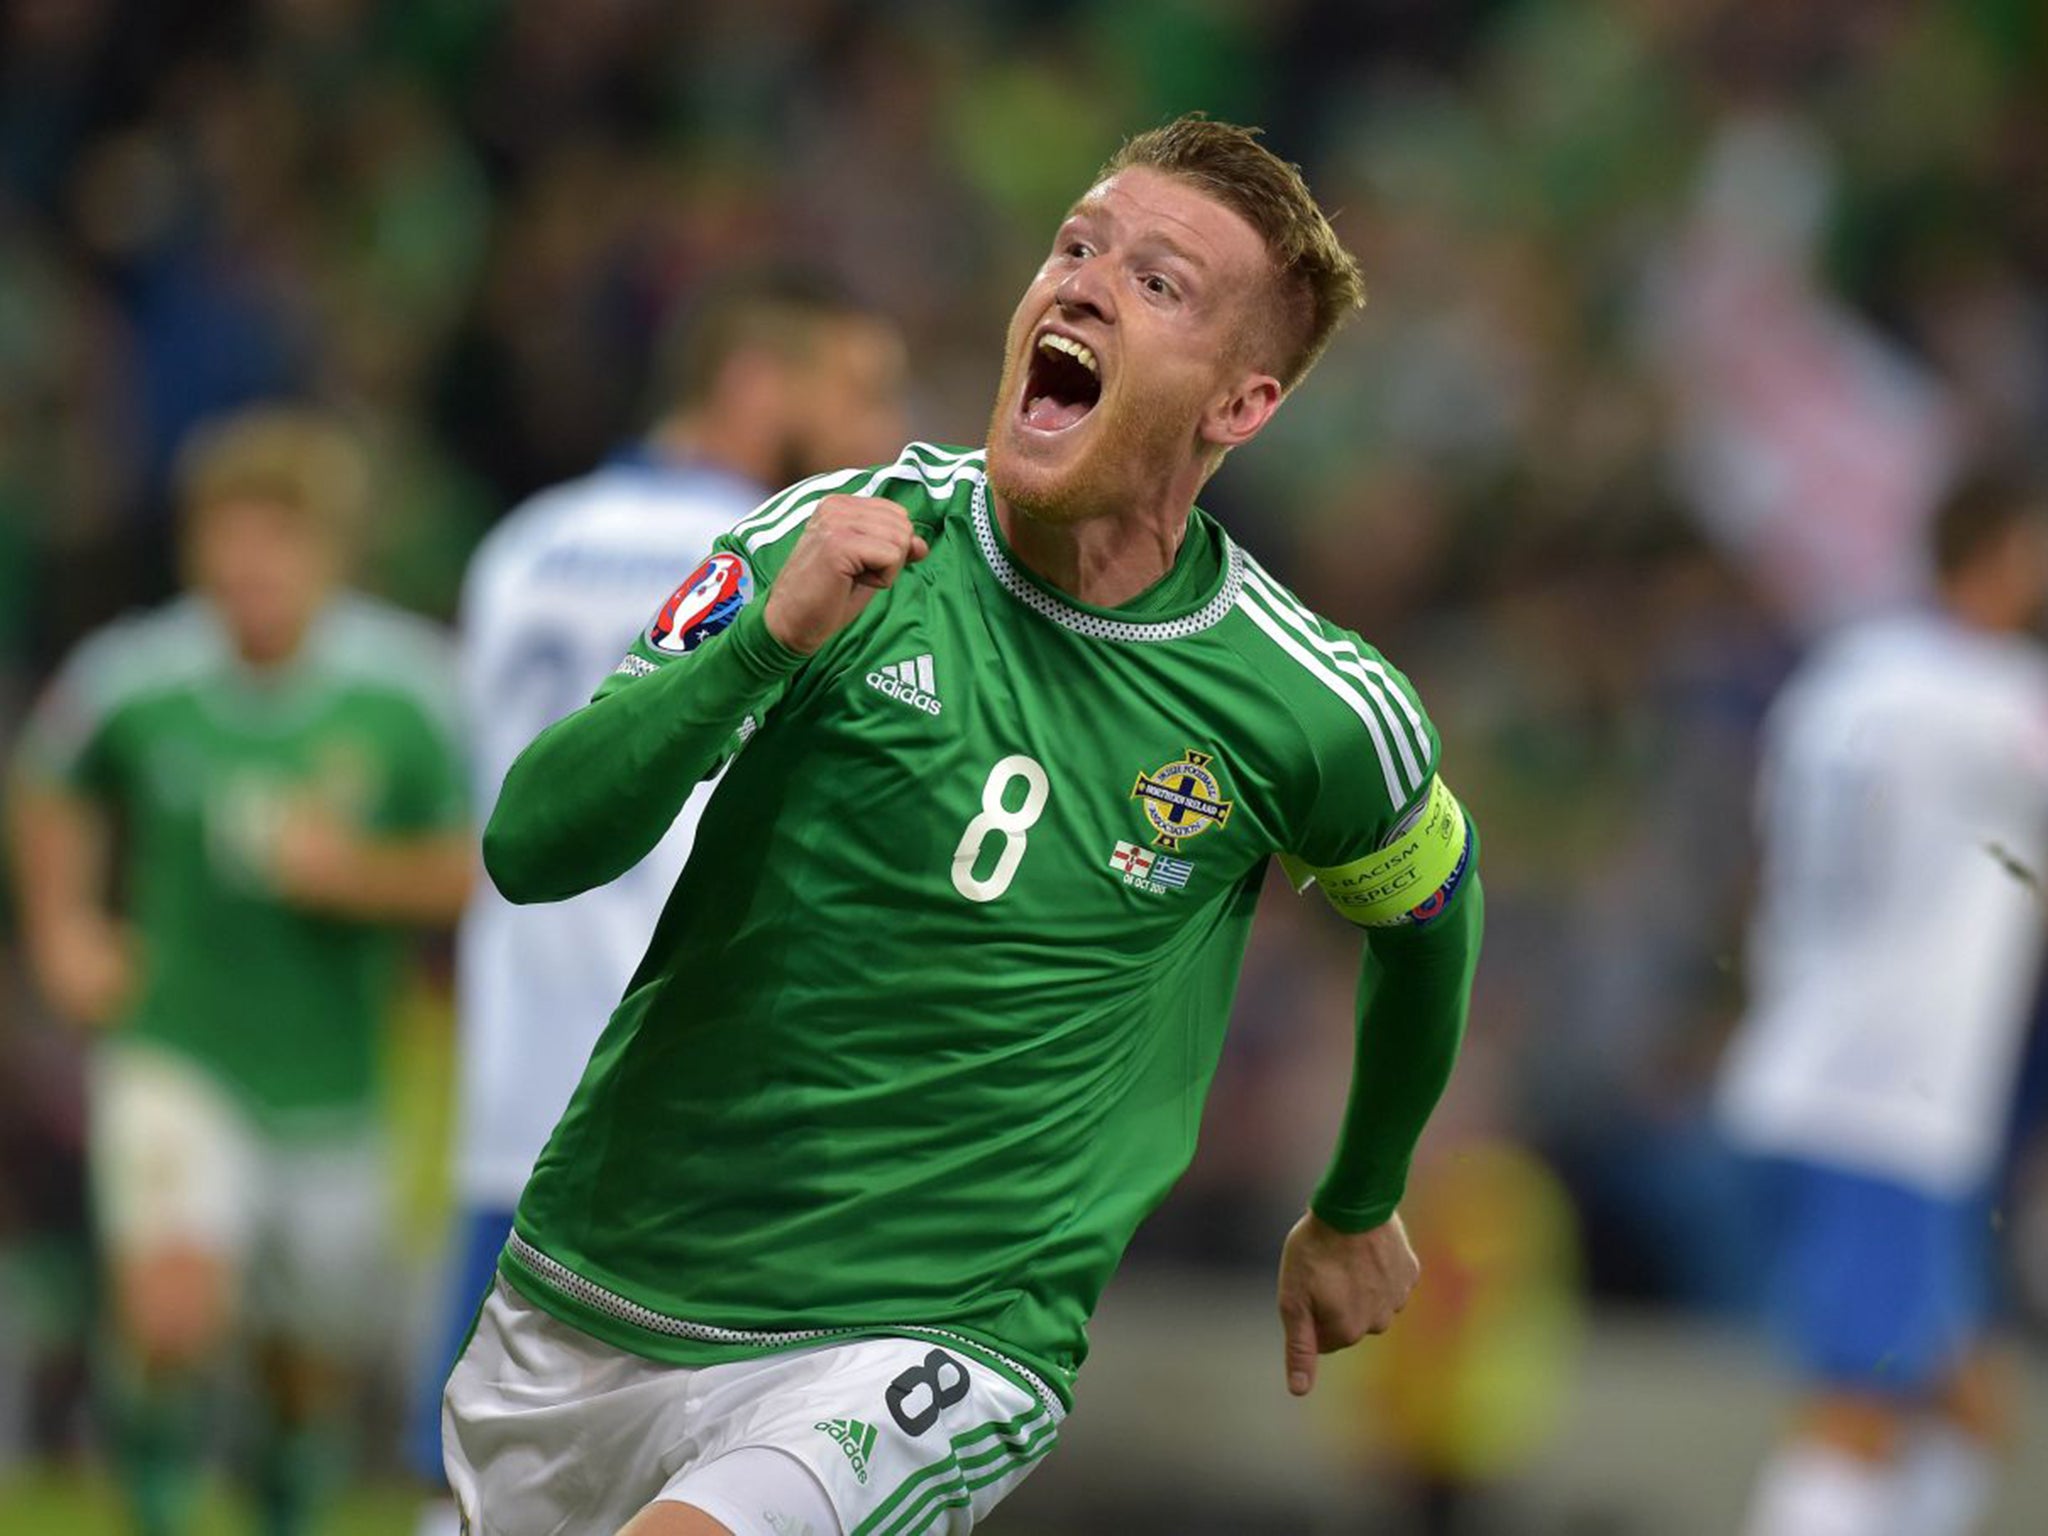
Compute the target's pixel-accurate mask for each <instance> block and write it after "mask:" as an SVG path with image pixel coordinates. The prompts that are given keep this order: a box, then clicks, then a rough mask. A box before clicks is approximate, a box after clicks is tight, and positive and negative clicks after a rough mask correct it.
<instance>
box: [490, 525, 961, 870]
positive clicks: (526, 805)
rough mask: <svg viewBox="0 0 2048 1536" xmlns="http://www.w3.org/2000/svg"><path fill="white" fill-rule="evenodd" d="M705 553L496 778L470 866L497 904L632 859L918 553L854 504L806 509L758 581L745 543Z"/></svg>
mask: <svg viewBox="0 0 2048 1536" xmlns="http://www.w3.org/2000/svg"><path fill="white" fill-rule="evenodd" d="M713 550H714V552H713V555H712V557H711V559H710V560H708V561H706V562H705V564H704V565H703V566H700V567H699V568H698V570H697V571H696V572H695V573H693V574H692V575H691V577H690V578H689V580H687V581H685V582H684V584H683V585H682V586H681V587H679V588H678V589H677V590H676V593H675V595H674V596H673V597H671V598H670V599H669V601H668V603H667V604H666V605H665V606H664V607H663V609H662V612H661V614H660V615H659V616H657V618H656V620H655V622H654V624H653V625H652V626H651V627H650V628H649V630H648V632H647V633H646V635H644V636H643V637H642V638H641V640H640V641H639V642H637V643H636V644H635V645H634V647H633V650H632V653H631V654H630V655H628V656H627V658H626V661H625V663H624V664H623V665H622V666H621V668H620V669H619V671H618V672H617V673H615V674H614V675H613V676H612V677H611V678H609V679H607V681H606V683H605V685H604V686H603V687H602V688H600V689H599V690H598V693H597V697H596V698H595V699H593V700H592V701H591V702H590V703H589V704H587V705H585V706H584V707H583V708H582V709H580V710H578V711H577V712H576V713H575V714H573V715H570V716H568V717H567V718H566V719H563V720H560V721H558V722H556V723H555V724H554V725H552V726H550V727H549V728H548V729H547V730H545V731H543V732H542V733H541V734H540V735H539V736H538V737H537V738H535V740H534V742H533V744H532V745H531V746H529V747H528V748H527V749H526V750H525V751H524V752H522V753H521V754H520V755H519V757H518V759H517V760H516V761H514V763H513V764H512V768H511V771H510V772H508V773H507V774H506V775H505V783H504V787H503V789H502V790H500V791H499V795H498V803H497V807H496V809H494V810H493V811H492V813H491V819H490V823H489V825H488V826H486V827H485V829H484V868H485V869H486V870H487V871H488V872H489V874H490V877H491V880H492V882H493V883H494V884H496V886H497V887H498V889H499V890H500V891H502V892H503V893H504V895H505V898H506V899H507V900H508V901H514V902H522V903H523V902H536V901H561V900H564V899H566V898H568V897H570V896H575V895H578V894H580V893H581V892H583V891H587V890H592V889H594V888H596V887H597V886H600V885H604V884H606V883H607V882H609V881H611V880H614V879H616V878H617V877H618V876H620V875H622V874H624V873H625V872H626V871H627V870H628V869H631V868H632V867H633V866H634V865H635V864H637V863H639V862H640V860H641V859H643V858H645V857H646V856H647V854H648V853H649V852H650V851H652V849H653V848H654V845H655V844H656V843H658V842H660V841H661V838H662V836H663V835H664V834H665V833H666V832H667V831H668V829H669V827H670V826H671V825H672V824H673V823H674V821H675V818H676V815H677V813H678V812H679V811H681V809H682V806H683V802H684V801H685V800H686V799H687V798H688V797H689V794H690V791H691V790H692V789H693V788H694V787H695V786H696V785H697V783H698V782H699V781H700V780H702V779H703V778H704V776H705V775H706V774H707V773H709V772H710V771H711V770H712V769H714V768H715V767H716V766H717V765H718V763H719V761H720V760H721V759H722V758H724V757H725V756H726V755H728V753H729V752H730V750H731V743H732V740H733V737H734V733H735V732H737V731H738V730H739V729H740V727H741V725H742V723H743V722H744V721H745V720H746V719H747V718H748V717H749V716H750V715H753V716H758V715H759V714H761V713H763V712H764V711H765V710H766V709H767V708H768V707H769V706H770V705H771V704H772V703H773V702H774V700H775V699H776V698H778V697H780V695H781V693H782V690H783V689H784V687H786V685H787V683H788V681H789V679H790V678H791V677H792V676H793V675H795V673H796V672H797V670H798V669H799V668H800V667H802V666H803V664H804V662H805V661H806V660H808V659H809V658H810V656H811V655H812V654H813V653H814V652H816V651H817V650H818V649H819V647H821V646H823V645H824V644H825V643H826V642H827V641H828V640H830V639H831V638H832V637H833V636H834V635H836V634H838V633H839V631H840V630H842V629H844V628H845V627H846V626H847V625H848V624H850V623H852V622H853V620H854V619H855V618H856V617H858V616H859V614H860V612H861V610H862V609H863V608H865V607H866V606H867V605H868V603H869V602H870V601H872V600H873V598H874V595H875V593H876V592H878V591H881V590H883V589H884V588H886V587H889V586H891V585H893V584H894V582H895V580H896V577H897V576H898V575H899V574H900V573H901V571H902V570H903V567H904V566H905V565H906V564H909V563H910V562H912V561H916V560H921V559H923V558H924V556H925V553H926V549H925V543H924V540H923V539H921V538H919V537H918V536H917V534H916V533H915V531H913V529H912V528H911V525H910V518H909V516H908V514H907V513H905V511H904V510H903V508H902V507H900V506H898V505H897V504H896V503H895V502H892V501H883V500H878V499H876V498H873V497H865V496H826V497H823V498H822V499H821V500H819V501H818V503H817V505H816V507H815V509H814V510H813V511H812V512H811V513H810V515H809V517H808V518H807V519H806V521H805V522H804V524H803V530H802V532H801V533H800V534H799V535H798V537H797V540H796V542H795V545H794V547H793V548H792V549H791V550H790V552H789V555H788V557H787V558H786V559H785V560H783V561H782V562H781V566H780V570H779V571H777V572H776V573H775V574H774V576H773V580H772V582H771V581H770V579H769V575H768V572H767V571H766V570H765V569H763V566H765V565H766V564H767V562H766V560H764V559H762V558H761V557H760V555H759V552H758V551H752V552H750V551H749V550H748V548H747V547H746V542H745V540H744V539H739V538H735V537H734V536H733V535H730V534H729V535H727V536H726V537H724V538H721V539H719V540H718V541H717V543H716V544H715V545H714V546H713ZM720 562H725V563H724V564H721V563H720ZM760 588H765V589H766V592H765V596H764V595H763V594H762V592H761V590H759V589H760ZM727 603H730V604H731V606H730V607H729V608H728V607H726V606H724V605H725V604H727ZM693 625H694V626H695V628H694V629H693ZM705 631H708V632H705ZM693 636H695V637H694V638H693Z"/></svg>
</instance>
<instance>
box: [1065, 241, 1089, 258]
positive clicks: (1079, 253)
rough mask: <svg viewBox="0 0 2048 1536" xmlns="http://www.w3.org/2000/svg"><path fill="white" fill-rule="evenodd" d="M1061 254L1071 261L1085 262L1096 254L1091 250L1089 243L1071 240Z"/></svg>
mask: <svg viewBox="0 0 2048 1536" xmlns="http://www.w3.org/2000/svg"><path fill="white" fill-rule="evenodd" d="M1060 254H1061V255H1062V256H1065V257H1066V258H1067V259H1068V260H1070V261H1085V260H1087V259H1088V257H1090V256H1091V255H1093V254H1094V252H1092V251H1090V250H1089V248H1088V242H1087V241H1085V240H1069V241H1068V242H1067V243H1066V245H1065V246H1064V247H1063V248H1062V249H1061V251H1060Z"/></svg>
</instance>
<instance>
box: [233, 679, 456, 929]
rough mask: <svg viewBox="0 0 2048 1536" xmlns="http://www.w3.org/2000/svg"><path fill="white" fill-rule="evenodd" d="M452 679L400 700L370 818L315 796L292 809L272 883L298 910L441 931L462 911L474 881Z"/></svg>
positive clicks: (385, 740)
mask: <svg viewBox="0 0 2048 1536" xmlns="http://www.w3.org/2000/svg"><path fill="white" fill-rule="evenodd" d="M457 718H458V717H457V715H456V710H455V702H454V689H453V679H452V675H437V676H435V677H434V678H433V679H432V680H431V682H429V683H419V684H418V697H417V698H413V699H407V700H405V701H403V702H400V701H393V704H392V707H391V710H390V712H389V720H388V724H387V726H386V729H385V730H384V732H383V733H382V734H381V736H380V741H381V744H382V750H383V754H384V758H385V767H386V772H387V775H388V783H389V789H388V791H387V793H386V796H385V801H384V804H383V805H382V806H381V807H380V808H379V810H378V812H377V814H376V815H375V816H374V817H373V818H371V819H370V820H368V821H367V822H364V823H361V824H358V823H352V822H350V821H348V820H345V819H344V818H342V817H341V816H339V815H337V814H336V813H335V811H334V810H333V809H332V808H331V807H329V806H326V805H324V804H322V803H321V802H320V801H318V800H317V799H313V798H310V797H309V798H307V799H305V800H302V801H300V802H299V803H298V804H297V805H295V806H294V807H293V808H292V809H291V811H290V812H289V813H288V814H287V815H286V817H285V819H284V823H283V825H282V826H281V827H280V828H279V831H278V837H277V842H276V843H275V845H274V847H273V853H272V857H273V861H274V862H273V867H272V872H271V873H272V878H273V879H274V880H275V881H276V883H277V887H278V892H279V894H280V895H281V896H283V898H284V899H285V900H287V901H289V902H292V903H293V904H295V905H297V906H301V907H304V908H306V909H308V910H311V911H317V912H321V913H324V914H326V915H328V916H330V917H337V918H342V919H344V920H347V921H351V922H360V923H405V924H414V925H419V926H423V927H439V926H443V925H446V924H451V923H453V922H454V921H455V920H456V919H457V918H458V917H460V916H461V915H462V909H463V906H464V904H465V903H466V902H467V901H468V900H469V895H470V891H471V890H472V889H473V887H474V886H475V883H476V868H477V855H476V838H475V834H474V831H473V830H472V828H471V825H470V820H469V810H468V803H467V802H468V796H467V792H466V787H465V783H464V777H465V776H464V769H463V764H462V758H461V753H460V751H459V749H458V748H457V746H456V745H455V733H456V729H457V725H456V722H457Z"/></svg>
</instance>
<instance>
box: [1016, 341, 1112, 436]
mask: <svg viewBox="0 0 2048 1536" xmlns="http://www.w3.org/2000/svg"><path fill="white" fill-rule="evenodd" d="M1101 398H1102V373H1101V367H1100V365H1099V364H1098V363H1097V361H1096V358H1095V353H1094V352H1093V351H1091V350H1090V349H1089V348H1088V346H1087V345H1086V344H1084V343H1082V342H1078V341H1076V340H1074V339H1073V337H1071V336H1061V335H1057V334H1055V333H1054V332H1051V331H1047V332H1046V333H1045V334H1044V335H1042V336H1040V337H1039V338H1038V342H1037V345H1035V346H1034V347H1032V349H1031V369H1030V373H1029V374H1028V375H1027V376H1026V378H1025V380H1024V422H1025V425H1027V426H1030V427H1034V428H1036V429H1037V430H1038V431H1040V432H1064V431H1066V430H1067V428H1069V427H1071V426H1074V425H1075V424H1076V423H1078V422H1079V421H1080V420H1081V418H1082V417H1084V416H1086V415H1087V414H1088V413H1089V412H1090V411H1092V410H1094V409H1095V402H1096V401H1098V400H1100V399H1101Z"/></svg>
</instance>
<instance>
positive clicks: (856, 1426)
mask: <svg viewBox="0 0 2048 1536" xmlns="http://www.w3.org/2000/svg"><path fill="white" fill-rule="evenodd" d="M811 1428H813V1429H822V1430H823V1431H824V1432H825V1433H826V1434H827V1435H829V1436H831V1437H832V1439H833V1440H835V1441H836V1442H838V1445H839V1449H840V1450H842V1451H844V1452H845V1453H846V1460H847V1462H848V1464H849V1465H851V1466H852V1468H853V1475H854V1478H855V1479H856V1480H857V1481H859V1482H861V1483H863V1484H865V1483H866V1482H867V1480H868V1457H870V1456H872V1455H873V1454H874V1451H875V1426H874V1425H872V1424H863V1423H862V1422H861V1421H860V1420H859V1419H821V1420H819V1421H818V1422H817V1423H816V1424H813V1425H812V1426H811Z"/></svg>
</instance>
